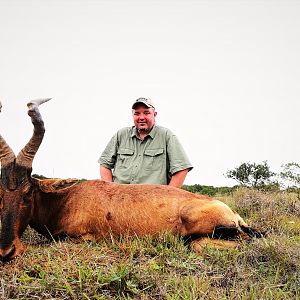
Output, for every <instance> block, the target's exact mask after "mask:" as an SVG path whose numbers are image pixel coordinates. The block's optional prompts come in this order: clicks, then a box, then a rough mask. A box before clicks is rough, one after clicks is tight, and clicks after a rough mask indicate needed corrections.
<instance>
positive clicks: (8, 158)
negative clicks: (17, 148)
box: [0, 101, 16, 168]
mask: <svg viewBox="0 0 300 300" xmlns="http://www.w3.org/2000/svg"><path fill="white" fill-rule="evenodd" d="M1 109H2V103H1V101H0V112H1ZM15 158H16V156H15V154H14V153H13V151H12V150H11V148H10V147H9V146H8V145H7V143H6V141H5V140H4V138H3V137H2V136H1V134H0V162H1V168H2V167H4V166H5V165H7V164H9V163H11V162H12V161H13V160H14V159H15Z"/></svg>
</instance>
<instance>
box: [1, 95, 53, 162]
mask: <svg viewBox="0 0 300 300" xmlns="http://www.w3.org/2000/svg"><path fill="white" fill-rule="evenodd" d="M49 100H51V98H45V99H36V100H31V101H30V102H29V103H28V104H27V106H28V115H29V116H30V117H31V122H32V124H33V126H34V130H33V135H32V137H31V139H30V140H29V142H28V143H27V144H26V146H25V147H24V148H23V149H22V150H21V151H20V153H19V154H18V156H17V159H16V156H15V154H14V152H13V151H12V149H11V148H10V147H9V146H8V144H7V143H6V141H5V140H4V138H3V137H2V136H1V135H0V161H1V168H3V167H5V166H7V165H8V164H10V163H12V162H13V161H14V160H15V159H16V163H17V164H19V165H22V166H24V167H27V168H31V167H32V161H33V158H34V156H35V154H36V152H37V150H38V148H39V146H40V144H41V142H42V140H43V137H44V133H45V128H44V122H43V120H42V117H41V114H40V112H39V109H38V106H39V105H41V104H43V103H45V102H47V101H49ZM1 108H2V104H1V101H0V112H1Z"/></svg>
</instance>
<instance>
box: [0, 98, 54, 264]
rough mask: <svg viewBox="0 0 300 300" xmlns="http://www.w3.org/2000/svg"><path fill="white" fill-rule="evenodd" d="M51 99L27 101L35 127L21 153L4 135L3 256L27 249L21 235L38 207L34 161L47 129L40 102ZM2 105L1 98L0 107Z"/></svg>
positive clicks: (0, 150) (0, 154)
mask: <svg viewBox="0 0 300 300" xmlns="http://www.w3.org/2000/svg"><path fill="white" fill-rule="evenodd" d="M50 99H51V98H47V99H37V100H32V101H30V102H29V103H28V104H27V106H28V115H29V116H30V118H31V122H32V124H33V126H34V130H33V135H32V137H31V139H30V140H29V142H28V143H27V144H26V145H25V147H24V148H23V149H22V150H21V151H20V153H19V154H18V155H17V157H16V156H15V154H14V152H13V151H12V149H11V148H10V147H9V146H8V144H7V143H6V141H5V140H4V138H3V137H2V136H1V135H0V162H1V179H0V212H1V240H0V258H1V259H2V260H11V259H13V258H15V257H16V256H17V255H19V254H20V253H22V252H23V245H22V243H21V240H20V238H21V235H22V234H23V232H24V230H25V229H26V227H27V225H28V224H29V222H30V219H31V217H32V214H33V209H34V195H33V185H32V178H31V171H32V162H33V159H34V156H35V154H36V152H37V150H38V148H39V146H40V144H41V142H42V140H43V137H44V133H45V128H44V122H43V120H42V117H41V115H40V112H39V109H38V106H39V105H40V104H42V103H44V102H46V101H49V100H50ZM1 107H2V105H1V102H0V111H1Z"/></svg>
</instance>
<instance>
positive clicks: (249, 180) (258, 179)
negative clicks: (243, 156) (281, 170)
mask: <svg viewBox="0 0 300 300" xmlns="http://www.w3.org/2000/svg"><path fill="white" fill-rule="evenodd" d="M274 175H275V173H274V172H272V171H271V170H270V167H269V166H268V163H267V162H266V161H264V162H263V163H261V164H256V163H248V162H247V163H242V164H241V165H240V166H238V167H236V168H235V169H233V170H229V171H227V173H226V177H228V178H232V179H234V180H236V181H237V182H238V183H239V184H241V185H243V186H248V187H254V188H258V187H264V186H266V185H268V184H270V183H271V182H272V181H271V178H272V177H273V176H274Z"/></svg>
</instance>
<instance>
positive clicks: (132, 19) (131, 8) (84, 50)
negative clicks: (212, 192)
mask: <svg viewBox="0 0 300 300" xmlns="http://www.w3.org/2000/svg"><path fill="white" fill-rule="evenodd" d="M299 16H300V1H289V0H284V1H275V0H274V1H271V0H268V1H267V0H265V1H226V0H223V1H213V0H211V1H201V0H198V1H191V0H185V1H184V0H182V1H179V0H177V1H176V0H174V1H167V0H161V1H155V0H152V1H147V0H145V1H143V0H140V1H133V0H132V1H128V0H123V1H117V0H111V1H101V0H98V1H96V0H94V1H91V0H73V1H71V0H69V1H67V0H60V1H53V0H52V1H50V0H47V1H46V0H44V1H43V0H39V1H38V0H36V1H33V0H31V1H29V0H28V1H17V0H10V1H6V0H0V41H1V46H0V99H1V101H2V104H3V109H2V113H1V115H0V126H1V127H0V133H1V135H2V136H3V137H4V138H5V139H6V141H7V142H8V143H9V145H10V146H11V147H12V149H13V150H14V151H15V152H16V154H17V153H18V152H19V151H20V149H21V148H22V147H23V146H24V145H25V143H26V142H27V141H28V139H29V138H30V136H31V133H32V125H31V122H30V119H29V117H28V116H27V113H26V109H27V108H26V103H27V100H29V99H35V98H42V97H52V98H53V99H52V100H51V102H48V103H46V104H44V105H43V106H41V108H40V110H41V113H42V115H43V118H44V121H45V126H46V135H45V138H44V141H43V143H42V145H41V148H40V150H39V151H38V153H37V155H36V158H35V160H34V164H33V168H34V170H33V173H37V174H43V175H45V176H48V177H62V178H66V177H78V178H88V179H93V178H98V177H99V165H98V163H97V160H98V157H99V156H100V154H101V152H102V151H103V149H104V148H105V146H106V144H107V142H108V141H109V139H110V138H111V136H112V135H113V134H114V133H115V132H116V131H117V130H118V129H119V128H121V127H124V126H130V125H132V119H131V105H132V102H133V101H134V100H135V99H136V98H138V97H151V98H152V99H153V100H154V101H155V103H156V109H157V111H158V116H157V123H158V124H159V125H162V126H165V127H168V128H170V129H171V130H172V131H173V132H174V133H175V134H176V135H177V136H178V137H179V139H180V140H181V142H182V144H183V146H184V148H185V149H186V152H187V153H188V156H189V158H190V160H191V162H192V163H193V165H194V169H193V170H192V171H191V172H190V173H189V175H188V177H187V179H186V182H185V183H187V184H195V183H198V184H207V185H215V186H220V185H234V184H235V182H234V181H233V180H230V179H226V178H225V177H224V176H223V174H224V173H226V171H227V170H228V169H232V168H234V167H236V166H238V165H239V164H240V163H242V162H257V163H260V162H262V161H264V160H267V161H268V163H269V165H270V166H271V169H272V170H274V171H278V170H279V169H280V166H281V164H283V163H287V162H292V161H294V162H299V154H300V142H299V109H300V103H299V98H300V55H299V53H300V18H299Z"/></svg>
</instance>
